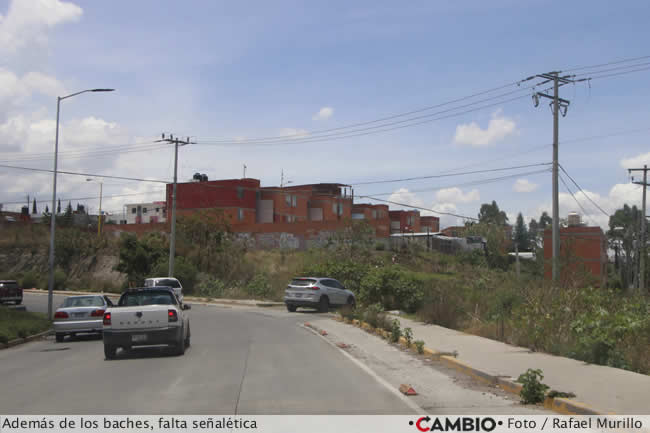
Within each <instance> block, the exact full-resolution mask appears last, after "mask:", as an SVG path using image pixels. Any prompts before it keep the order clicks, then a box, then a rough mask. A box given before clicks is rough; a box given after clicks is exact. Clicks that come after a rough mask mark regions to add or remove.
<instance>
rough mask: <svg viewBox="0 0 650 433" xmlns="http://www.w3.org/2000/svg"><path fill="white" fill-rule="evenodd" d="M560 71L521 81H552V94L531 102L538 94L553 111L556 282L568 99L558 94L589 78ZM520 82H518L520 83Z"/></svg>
mask: <svg viewBox="0 0 650 433" xmlns="http://www.w3.org/2000/svg"><path fill="white" fill-rule="evenodd" d="M560 73H561V72H560V71H554V72H549V73H546V74H538V75H533V76H531V77H528V78H526V79H524V80H522V81H521V82H523V81H528V80H534V79H536V78H542V79H544V81H542V82H540V83H537V84H536V85H535V86H541V85H544V84H547V83H550V82H552V83H553V95H552V96H551V95H548V94H546V93H544V92H545V91H542V92H535V93H533V102H534V103H535V107H537V106H539V98H540V96H541V97H543V98H548V99H550V100H551V103H550V106H551V111H552V112H553V174H552V178H553V221H552V236H553V240H552V242H553V259H552V261H553V263H552V266H553V282H554V283H557V282H558V280H559V276H560V206H559V191H558V164H559V163H558V160H559V158H558V153H559V141H560V140H559V126H560V125H559V124H560V117H559V114H560V112H561V113H562V117H565V116H566V113H567V109H568V108H569V104H570V103H571V102H570V101H568V100H566V99H562V98H560V96H559V89H560V87H561V86H564V85H565V84H574V83H578V82H581V81H588V80H590V79H591V78H582V79H579V80H575V79H574V77H575V75H565V76H560ZM521 82H520V83H521ZM548 90H550V89H548Z"/></svg>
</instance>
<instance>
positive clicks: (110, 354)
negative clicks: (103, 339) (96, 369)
mask: <svg viewBox="0 0 650 433" xmlns="http://www.w3.org/2000/svg"><path fill="white" fill-rule="evenodd" d="M116 353H117V347H115V346H112V345H108V344H104V356H105V357H106V359H115V354H116Z"/></svg>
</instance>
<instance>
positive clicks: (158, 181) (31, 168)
mask: <svg viewBox="0 0 650 433" xmlns="http://www.w3.org/2000/svg"><path fill="white" fill-rule="evenodd" d="M0 168H8V169H12V170H26V171H39V172H44V173H54V170H47V169H44V168H33V167H17V166H13V165H3V164H0ZM57 173H58V174H68V175H73V176H86V177H102V178H105V179H121V180H135V181H138V182H152V183H164V184H167V183H170V181H166V180H155V179H141V178H137V177H125V176H109V175H106V174H98V173H78V172H74V171H61V170H57Z"/></svg>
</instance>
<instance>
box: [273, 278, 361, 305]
mask: <svg viewBox="0 0 650 433" xmlns="http://www.w3.org/2000/svg"><path fill="white" fill-rule="evenodd" d="M284 303H285V305H286V306H287V310H289V311H290V312H292V313H293V312H294V311H296V309H297V308H298V307H312V308H317V309H318V311H320V312H327V311H328V310H329V307H330V306H342V305H349V306H351V307H354V306H355V304H356V299H355V297H354V293H352V292H351V291H349V290H347V289H346V288H345V287H344V286H343V284H341V283H340V282H338V281H336V280H335V279H333V278H320V277H299V278H294V279H293V280H291V282H290V283H289V285H288V286H287V289H286V290H285V296H284Z"/></svg>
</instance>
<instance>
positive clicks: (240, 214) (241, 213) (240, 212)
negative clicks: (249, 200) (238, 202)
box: [237, 208, 244, 221]
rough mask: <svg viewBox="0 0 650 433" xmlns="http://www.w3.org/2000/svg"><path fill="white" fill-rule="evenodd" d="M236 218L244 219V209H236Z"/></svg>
mask: <svg viewBox="0 0 650 433" xmlns="http://www.w3.org/2000/svg"><path fill="white" fill-rule="evenodd" d="M237 219H239V221H241V220H243V219H244V209H242V208H239V209H237Z"/></svg>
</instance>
